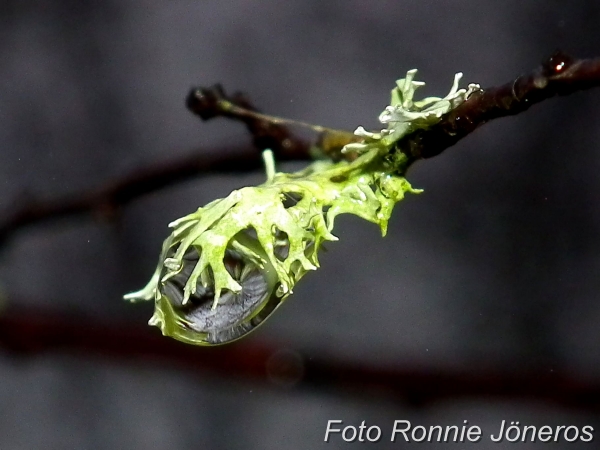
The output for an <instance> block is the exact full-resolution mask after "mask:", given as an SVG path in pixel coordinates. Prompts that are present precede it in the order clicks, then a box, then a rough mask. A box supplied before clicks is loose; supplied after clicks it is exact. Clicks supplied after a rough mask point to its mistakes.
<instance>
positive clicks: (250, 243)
mask: <svg viewBox="0 0 600 450" xmlns="http://www.w3.org/2000/svg"><path fill="white" fill-rule="evenodd" d="M415 74H416V70H411V71H409V72H408V73H407V75H406V78H403V79H400V80H398V81H397V82H396V87H395V88H394V89H393V90H392V95H391V101H390V105H389V106H387V107H386V108H385V110H384V111H383V112H382V113H381V114H380V116H379V120H380V122H381V123H383V124H386V125H387V128H385V129H382V130H380V131H379V132H369V131H366V130H365V129H364V128H363V127H358V128H357V129H356V131H355V132H354V133H355V135H357V136H359V137H360V138H361V141H360V142H353V143H350V144H347V145H346V146H345V147H344V148H343V150H342V152H346V153H349V152H351V153H354V154H355V155H356V158H355V159H354V160H353V161H340V162H331V161H316V162H314V163H312V164H311V165H309V166H308V167H307V168H305V169H304V170H301V171H299V172H296V173H290V174H288V173H275V172H274V162H273V160H272V154H271V153H270V152H267V153H266V154H265V158H266V163H267V176H268V179H267V181H266V182H265V183H264V184H262V185H260V186H255V187H244V188H242V189H239V190H235V191H233V192H232V193H231V194H229V196H227V197H226V198H223V199H218V200H215V201H213V202H211V203H209V204H207V205H205V206H204V207H201V208H199V209H198V210H197V211H195V212H193V213H191V214H189V215H187V216H185V217H182V218H181V219H178V220H176V221H174V222H172V223H171V224H170V225H169V226H170V227H171V228H172V229H173V231H172V233H171V235H170V236H169V237H168V238H167V239H166V240H165V242H164V244H163V248H162V252H161V255H160V258H159V263H158V266H157V268H156V270H155V272H154V275H153V276H152V278H151V280H150V282H149V283H148V284H147V285H146V287H144V288H143V289H142V290H140V291H138V292H133V293H130V294H127V295H126V296H125V299H128V300H132V301H136V300H154V301H155V312H154V315H153V316H152V318H151V319H150V324H151V325H156V326H158V327H160V329H161V330H162V332H163V334H165V335H168V336H171V337H174V338H176V339H179V340H181V341H184V342H188V343H192V344H197V345H213V344H220V343H225V342H229V341H231V340H235V339H237V338H239V337H241V336H243V335H245V334H246V333H248V332H249V331H252V330H253V329H254V328H256V326H258V325H259V324H260V323H262V322H263V321H264V320H265V319H266V318H267V317H268V316H269V315H270V314H271V313H272V312H273V311H274V310H275V309H276V308H277V307H278V306H279V305H280V304H281V302H282V301H283V300H284V299H285V298H286V297H288V296H289V295H290V294H292V290H293V288H294V286H295V284H296V283H297V282H298V281H299V280H300V279H301V278H302V277H303V276H304V275H305V274H306V273H307V272H308V271H311V270H315V269H317V267H319V261H318V252H319V249H320V248H321V245H322V244H323V243H324V242H325V241H335V240H337V238H336V237H335V236H334V235H333V234H332V231H333V228H334V224H335V218H336V217H337V216H338V215H340V214H345V213H347V214H354V215H356V216H359V217H361V218H363V219H365V220H367V221H369V222H373V223H375V224H377V225H379V227H380V228H381V231H382V234H383V235H385V234H386V231H387V224H388V220H389V218H390V215H391V213H392V209H393V207H394V205H395V204H396V203H397V202H398V201H400V200H402V198H403V197H404V194H405V193H406V192H410V193H418V192H421V191H420V190H417V189H413V188H412V187H411V185H410V183H409V182H408V181H407V180H406V179H405V178H404V172H405V169H406V165H407V158H406V157H405V156H403V155H402V154H401V153H400V152H394V145H395V144H396V142H397V141H398V140H399V139H401V138H402V137H403V136H405V135H407V134H409V133H411V132H413V131H415V130H417V129H421V128H427V127H429V126H431V125H432V124H435V123H436V122H437V121H439V119H440V117H441V116H442V115H443V114H445V113H446V112H448V111H450V110H451V109H453V108H454V107H456V106H457V105H459V104H460V103H462V102H463V101H464V100H465V99H466V98H467V97H468V95H469V94H470V93H471V92H472V91H473V90H475V89H477V88H478V87H477V86H476V85H470V86H469V89H468V90H465V89H458V82H459V80H460V78H461V76H462V74H457V75H456V76H455V78H454V83H453V85H452V88H451V90H450V92H449V93H448V95H446V96H445V97H443V98H439V97H429V98H426V99H423V100H420V101H414V100H413V96H414V93H415V90H416V89H417V88H418V87H420V86H422V85H423V84H424V83H422V82H418V81H414V77H415Z"/></svg>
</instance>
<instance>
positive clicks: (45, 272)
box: [0, 0, 600, 450]
mask: <svg viewBox="0 0 600 450" xmlns="http://www.w3.org/2000/svg"><path fill="white" fill-rule="evenodd" d="M598 23H600V3H598V2H597V1H596V0H572V1H569V2H564V1H558V0H546V1H544V2H541V1H533V0H529V1H527V0H525V1H523V0H519V1H517V0H506V1H502V2H495V1H481V0H479V1H474V0H467V1H462V2H453V1H439V0H438V1H429V0H421V1H418V2H417V1H366V0H363V1H359V0H347V1H319V0H304V1H253V2H250V1H243V0H229V1H214V0H205V1H183V0H174V1H169V2H160V1H156V0H145V1H136V2H134V1H131V0H119V1H117V0H107V1H104V2H78V1H72V0H71V1H63V0H54V1H38V2H22V1H16V0H6V1H4V2H2V5H1V6H0V36H1V38H0V54H1V56H0V58H1V61H2V63H1V64H0V146H1V149H2V151H1V152H0V185H1V186H2V187H3V193H2V196H1V198H0V211H1V214H2V217H3V218H4V219H3V218H2V217H0V224H2V223H3V222H2V221H3V220H8V218H9V217H10V216H11V214H13V213H14V211H15V210H18V209H19V208H20V207H23V206H28V207H29V208H32V209H33V210H34V211H35V208H36V205H45V204H46V202H53V201H61V199H63V198H65V197H67V198H69V196H71V195H76V194H81V193H84V192H94V191H95V190H96V189H99V188H101V187H102V186H106V185H109V184H110V183H113V182H115V180H118V179H121V178H122V177H127V176H128V175H129V174H131V173H134V172H136V171H137V170H140V169H141V168H144V167H149V166H152V167H155V166H156V167H160V166H161V165H162V164H168V163H169V162H171V161H176V160H178V159H181V158H184V157H188V155H194V154H196V155H198V157H199V158H201V157H202V156H203V155H210V154H212V153H211V152H213V153H214V152H223V151H227V149H229V148H231V149H234V148H239V147H240V146H245V147H247V148H248V149H250V137H249V136H248V134H247V132H246V131H245V130H244V128H243V126H242V125H240V124H236V123H231V122H228V121H226V120H224V119H221V120H215V121H212V122H209V123H201V122H200V121H199V120H198V119H197V118H196V117H194V116H193V115H192V114H190V113H189V112H188V111H187V110H186V109H185V105H184V99H185V96H186V94H187V92H188V90H189V88H190V87H192V86H195V85H211V84H213V83H216V82H220V83H222V84H223V85H224V87H225V89H227V90H229V91H234V90H242V91H244V92H246V93H247V94H248V95H249V96H250V98H251V99H252V100H253V101H254V103H255V104H256V105H257V106H258V107H259V108H261V109H262V110H263V111H264V112H267V113H269V114H275V115H279V116H284V117H289V118H295V119H299V120H304V121H308V122H312V123H318V124H321V125H325V126H329V127H337V128H346V129H350V130H353V129H354V128H355V127H356V126H358V125H364V126H365V127H367V128H374V127H377V121H376V119H377V116H378V114H379V113H380V111H381V110H382V109H383V108H384V107H385V106H386V105H387V103H388V99H389V90H390V89H391V88H392V87H393V85H394V80H396V79H397V78H401V77H403V76H404V74H405V73H406V71H407V70H409V69H412V68H418V69H419V76H418V78H419V79H420V80H423V81H425V82H426V83H427V86H426V87H425V88H423V89H422V93H423V94H424V95H442V96H443V95H445V94H446V93H447V91H448V90H449V88H450V85H451V82H452V78H453V76H454V73H455V72H458V71H462V72H464V74H465V77H464V81H465V84H464V85H466V84H467V83H469V82H477V83H480V84H481V85H482V86H483V87H486V86H493V85H498V84H503V83H505V82H507V81H509V80H511V79H513V78H515V77H516V76H517V75H519V74H520V73H525V72H528V71H530V70H531V69H533V68H534V67H536V66H537V65H538V63H539V62H541V60H542V59H543V58H545V57H546V56H548V55H550V54H551V53H552V52H553V51H554V50H556V49H559V48H560V49H562V50H564V51H566V52H568V53H570V54H572V55H574V56H577V57H592V56H600V45H599V44H600V28H599V27H598ZM599 102H600V90H598V91H588V92H583V93H578V94H576V95H572V96H570V97H566V98H558V99H554V100H550V101H547V102H544V103H542V104H541V105H538V106H536V107H534V108H533V109H532V110H530V111H529V112H527V113H525V114H521V115H519V116H516V117H511V118H505V119H501V120H497V121H494V122H492V123H489V124H487V125H485V126H484V127H483V128H481V129H480V130H478V131H476V132H475V133H474V134H472V135H471V136H469V137H468V138H466V139H465V140H464V141H462V142H460V143H459V145H457V146H456V147H455V148H452V149H449V150H448V151H446V152H445V153H444V154H442V155H440V156H438V157H436V158H433V159H431V160H428V161H424V162H419V163H417V164H415V166H414V167H413V168H412V169H411V171H410V173H409V179H410V181H411V182H412V184H413V186H415V187H419V188H424V189H425V192H424V193H423V194H422V195H420V196H418V197H417V196H410V197H408V198H407V199H406V200H405V201H403V202H402V203H400V204H399V205H398V206H397V208H396V210H395V211H394V215H393V217H392V220H391V222H390V227H389V231H388V236H387V237H386V238H385V239H382V238H381V236H380V233H379V230H378V228H377V227H376V226H374V225H372V224H368V223H363V222H362V221H360V220H359V219H356V218H354V217H346V216H343V217H340V219H339V221H338V222H337V225H338V226H337V228H336V235H337V236H338V237H340V241H339V242H338V243H334V244H331V245H329V246H328V252H327V253H324V254H322V255H321V256H320V261H321V267H322V268H321V269H320V270H319V271H317V272H315V273H311V274H309V275H307V276H306V277H305V278H304V279H303V280H302V282H301V283H299V284H298V286H297V287H296V288H295V293H294V295H293V296H292V297H291V298H289V300H288V301H287V302H286V303H285V305H283V306H282V307H281V308H280V309H279V311H278V312H277V313H276V314H275V315H274V316H273V318H272V319H270V320H269V321H268V322H267V323H266V324H265V325H264V326H263V327H261V329H260V330H259V331H257V332H256V333H253V334H252V335H250V336H249V337H247V338H246V339H243V340H242V341H240V342H238V343H235V344H231V345H229V346H224V347H218V348H199V347H198V348H196V347H191V346H186V345H185V344H181V343H178V342H175V341H171V340H169V339H167V338H163V337H161V336H160V332H159V330H158V329H154V328H150V327H146V326H145V324H146V322H147V320H148V319H149V317H150V315H151V314H152V309H153V308H152V305H151V304H147V305H131V304H127V303H125V302H124V301H122V295H123V294H124V293H126V292H129V291H131V290H136V289H139V288H141V287H142V286H143V285H144V284H145V283H146V282H147V280H148V278H149V277H150V275H151V273H152V271H153V270H154V267H155V264H156V261H157V257H158V253H159V249H160V245H161V243H162V240H163V239H164V238H165V237H166V236H167V234H168V232H169V231H168V229H167V224H168V223H169V222H170V221H172V220H174V219H176V218H178V217H181V216H182V215H184V214H187V213H189V212H191V211H194V210H195V209H196V208H198V207H199V206H202V205H204V204H205V203H207V202H209V201H211V200H213V199H215V198H218V197H223V196H225V195H227V194H228V193H229V192H230V191H231V190H232V189H235V188H238V187H240V186H243V185H247V184H256V183H260V182H262V180H263V178H264V174H263V173H262V172H261V171H258V172H255V173H249V174H246V175H223V174H221V175H219V174H214V175H213V174H198V176H196V177H192V178H189V179H187V180H186V181H185V182H181V183H172V184H170V185H169V186H168V187H166V188H165V189H161V190H159V191H157V192H154V193H151V194H149V195H144V196H141V197H140V198H138V199H136V200H135V201H133V202H131V203H130V204H128V205H127V206H126V207H124V208H122V209H119V210H118V211H112V210H110V211H105V212H104V213H103V212H102V211H96V213H95V214H92V215H81V216H77V217H66V218H64V219H59V220H55V221H52V222H49V223H45V224H42V225H39V226H31V227H27V228H23V229H19V230H17V231H16V232H15V233H11V234H10V235H9V236H7V237H6V239H5V240H4V241H2V247H1V248H0V251H1V253H0V291H1V305H2V309H1V311H0V347H1V348H0V448H1V449H2V450H13V449H54V448H56V449H71V448H72V449H79V450H82V449H116V448H127V449H130V450H136V449H163V448H164V449H167V448H168V449H196V448H210V449H244V450H250V449H280V448H287V449H306V448H311V449H314V448H322V447H327V448H330V449H331V448H346V447H347V446H348V445H349V444H347V443H345V442H344V441H342V439H341V438H340V437H339V436H336V437H334V438H333V439H332V440H331V442H330V443H328V444H325V443H324V442H323V439H324V434H325V428H326V425H327V420H330V419H341V420H343V421H344V424H345V425H349V424H351V425H355V426H357V425H359V424H360V422H361V421H362V420H365V421H366V423H367V425H378V426H379V427H380V428H381V429H382V431H383V438H382V440H381V442H379V443H378V444H370V445H376V446H378V447H379V448H397V447H399V446H402V444H401V443H398V442H396V443H390V442H389V435H390V433H391V429H392V424H393V421H394V420H402V419H404V420H410V421H411V422H412V423H413V425H417V424H421V425H442V426H446V425H462V423H463V420H468V421H469V424H473V425H478V426H480V427H481V428H482V430H483V433H484V438H483V440H482V441H481V442H479V443H477V444H472V447H477V448H479V449H486V448H498V447H502V445H507V444H506V443H504V444H500V445H498V444H494V443H492V442H491V441H490V440H489V438H488V436H489V434H490V433H496V431H497V429H498V428H499V425H500V422H501V421H502V420H507V421H520V423H521V424H530V425H536V426H542V425H551V426H554V425H566V426H568V425H575V426H578V427H580V428H581V427H583V426H585V425H590V426H593V427H594V428H595V429H596V430H598V428H599V427H600V420H599V419H600V417H599V411H600V344H599V343H598V342H599V341H600V327H598V323H599V322H600V303H599V302H598V292H599V288H600V277H598V273H599V271H600V209H599V208H598V203H599V200H600V178H599V177H598V176H597V174H598V172H599V170H600V144H599V142H600V111H599V110H598V104H599ZM301 166H302V165H301V164H298V163H287V164H283V165H280V166H279V169H280V170H295V169H296V168H299V167H301ZM40 208H41V206H40ZM598 432H600V431H598ZM449 445H452V444H427V443H422V444H420V446H421V447H420V448H423V449H426V448H444V447H446V446H449ZM533 445H535V444H510V448H529V447H532V446H533ZM537 445H538V447H539V445H540V444H537ZM594 445H595V444H594V443H591V444H586V443H582V442H576V443H571V444H567V443H565V442H564V440H562V441H561V442H560V443H556V444H543V446H544V448H546V446H547V447H548V448H563V447H568V448H570V449H576V448H593V446H594ZM465 446H466V447H469V445H465ZM469 448H470V447H469Z"/></svg>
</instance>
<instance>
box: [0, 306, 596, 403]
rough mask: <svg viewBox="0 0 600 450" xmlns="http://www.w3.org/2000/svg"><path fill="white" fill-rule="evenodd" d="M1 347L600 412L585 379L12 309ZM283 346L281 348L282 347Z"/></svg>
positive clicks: (351, 389) (392, 394)
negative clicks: (408, 363)
mask: <svg viewBox="0 0 600 450" xmlns="http://www.w3.org/2000/svg"><path fill="white" fill-rule="evenodd" d="M0 347H2V348H5V349H8V350H10V351H12V352H13V354H15V355H27V356H33V355H40V354H43V353H46V352H68V353H69V354H76V355H78V356H79V357H82V358H90V359H91V358H104V359H109V360H116V361H118V362H126V363H127V364H130V363H131V362H132V361H133V360H135V361H136V363H143V364H149V365H154V366H156V367H176V368H179V369H181V370H189V371H190V372H192V373H194V374H199V375H200V376H203V375H205V374H217V375H219V376H223V377H227V378H235V379H241V380H245V381H249V382H252V383H257V382H262V383H264V384H265V385H273V383H275V384H276V385H283V386H288V387H291V386H294V387H297V388H303V387H305V388H312V389H319V390H324V391H326V392H328V393H330V392H332V391H333V392H337V393H338V394H343V395H344V396H347V395H355V396H359V397H362V398H368V399H369V400H373V399H374V398H379V399H382V400H389V399H390V398H391V399H395V400H396V401H402V402H408V403H410V404H412V405H418V406H426V405H429V404H432V403H434V402H437V401H442V400H446V399H449V398H481V397H494V398H497V399H502V400H506V399H521V400H534V401H540V400H541V401H545V402H549V403H554V404H558V405H561V406H567V407H576V408H579V409H589V410H594V411H598V410H600V385H598V384H597V383H593V382H591V381H589V380H585V379H584V378H581V379H578V378H573V377H570V376H567V375H561V374H559V373H556V372H553V373H552V374H549V373H544V374H539V373H538V374H536V373H507V372H501V371H498V372H489V371H487V372H483V371H480V372H477V371H472V370H470V371H468V372H463V373H460V372H451V371H443V370H440V369H435V368H431V369H419V370H410V369H406V368H405V369H402V370H400V369H395V368H390V367H388V368H386V367H376V366H368V365H364V364H358V363H349V362H345V361H341V360H336V359H334V358H331V357H330V356H325V355H321V356H319V355H314V356H313V355H311V357H310V358H307V357H304V356H303V355H302V354H300V353H298V352H295V351H281V349H282V347H281V346H277V345H264V344H260V343H257V342H256V340H249V341H244V342H239V343H235V344H230V345H227V346H223V347H219V348H218V349H214V348H201V349H200V348H198V347H193V346H188V345H181V344H180V343H179V342H176V341H174V340H171V339H165V338H163V337H162V336H161V335H160V334H159V333H158V332H157V330H156V329H151V328H149V327H140V326H139V325H137V324H134V325H132V324H130V323H125V322H124V323H121V324H119V323H118V322H117V321H113V320H111V321H110V323H103V322H99V321H94V320H92V319H89V318H85V317H78V316H74V315H72V314H69V315H61V314H59V313H56V312H54V313H53V312H50V311H48V310H47V311H43V310H42V311H40V310H39V308H36V309H35V310H33V309H26V308H13V307H11V308H8V309H7V310H5V311H4V312H3V313H2V314H1V315H0ZM283 348H284V347H283Z"/></svg>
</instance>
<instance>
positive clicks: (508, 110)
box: [396, 52, 600, 160]
mask: <svg viewBox="0 0 600 450" xmlns="http://www.w3.org/2000/svg"><path fill="white" fill-rule="evenodd" d="M598 86H600V58H594V59H580V60H575V59H573V58H571V57H570V56H568V55H566V54H564V53H561V52H557V53H555V54H554V55H552V56H551V57H550V58H548V59H547V60H546V61H544V62H543V63H542V65H541V66H539V67H538V68H537V69H535V70H534V71H533V72H531V73H529V74H526V75H520V76H519V77H517V78H516V79H515V80H513V81H510V82H508V83H506V84H503V85H502V86H498V87H492V88H488V89H484V90H482V91H479V92H475V93H473V94H472V95H471V96H470V97H469V98H468V99H467V100H466V101H465V102H464V103H462V104H461V105H459V106H458V107H456V108H454V109H453V110H452V111H450V112H449V113H447V114H445V115H444V116H442V118H441V120H440V121H439V122H438V123H437V124H435V125H433V126H431V127H430V128H428V129H425V130H418V131H416V132H415V133H412V134H410V135H408V136H406V137H405V138H404V139H401V140H400V141H399V142H398V143H397V145H396V148H397V149H399V150H400V151H402V152H403V153H406V154H407V155H409V156H410V157H411V158H413V159H414V160H417V159H421V158H431V157H434V156H437V155H439V154H440V153H442V152H443V151H444V150H446V149H447V148H449V147H451V146H453V145H454V144H456V143H457V142H458V141H460V140H461V139H462V138H464V137H465V136H467V135H469V134H470V133H472V132H473V131H475V129H476V128H478V127H480V126H481V125H483V124H484V123H486V122H489V121H490V120H492V119H497V118H499V117H506V116H512V115H516V114H519V113H522V112H524V111H526V110H528V109H529V108H530V107H531V106H533V105H535V104H536V103H539V102H541V101H543V100H547V99H549V98H552V97H554V96H557V95H569V94H572V93H574V92H577V91H581V90H584V89H590V88H593V87H598Z"/></svg>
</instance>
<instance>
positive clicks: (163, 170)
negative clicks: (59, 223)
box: [0, 53, 600, 245]
mask: <svg viewBox="0 0 600 450" xmlns="http://www.w3.org/2000/svg"><path fill="white" fill-rule="evenodd" d="M596 86H600V59H598V58H597V59H584V60H573V59H572V58H570V57H568V56H567V55H564V54H562V53H557V54H555V55H554V56H552V57H551V58H549V59H548V60H547V61H546V62H545V63H544V64H542V66H540V67H539V68H537V69H536V70H534V71H533V72H532V73H530V74H528V75H522V76H519V77H518V78H516V79H515V80H513V81H510V82H509V83H506V84H504V85H502V86H499V87H493V88H489V89H486V90H484V91H481V92H477V93H474V94H473V95H471V96H470V97H469V99H468V100H467V101H466V102H464V103H463V104H461V105H460V106H458V107H457V108H455V109H454V110H452V111H451V112H450V113H448V114H446V115H445V116H443V117H442V119H441V120H440V122H439V123H437V124H436V125H434V126H432V127H430V128H428V129H426V130H419V131H417V132H415V133H412V134H410V135H409V136H406V137H405V138H404V139H402V140H401V141H400V142H399V143H398V145H397V148H398V149H400V151H402V152H404V153H406V154H408V155H409V156H410V158H411V160H413V161H414V160H417V159H421V158H431V157H433V156H436V155H438V154H440V153H441V152H443V151H444V150H445V149H447V148H448V147H450V146H452V145H454V144H455V143H456V142H458V141H459V140H460V139H462V138H464V137H465V136H467V135H468V134H470V133H471V132H473V131H474V130H475V129H476V128H477V127H479V126H481V125H483V124H484V123H486V122H488V121H490V120H492V119H495V118H498V117H504V116H508V115H514V114H519V113H521V112H523V111H525V110H527V109H529V108H530V107H531V106H532V105H534V104H535V103H539V102H541V101H542V100H545V99H548V98H550V97H553V96H555V95H568V94H571V93H573V92H575V91H579V90H582V89H588V88H591V87H596ZM221 100H227V101H228V102H230V103H231V104H234V105H237V106H239V107H242V108H246V109H247V110H249V111H255V108H254V106H253V105H252V104H251V103H250V102H249V101H248V99H247V98H246V97H244V96H243V95H242V94H239V93H237V94H234V95H233V96H230V97H228V96H226V95H225V93H224V91H223V90H222V88H221V87H220V86H218V85H217V86H214V87H212V88H210V89H202V88H198V89H194V90H192V92H191V93H190V95H189V96H188V99H187V105H188V107H189V108H190V109H191V110H192V111H193V112H194V113H195V114H197V115H199V116H200V117H201V118H203V119H204V120H208V119H211V118H213V117H218V116H223V117H228V118H232V119H236V120H241V121H242V122H244V123H245V124H246V126H247V128H248V130H249V131H250V133H251V134H252V136H253V140H254V144H255V146H256V147H258V148H259V149H264V148H271V149H273V150H274V152H275V154H276V158H277V159H279V160H308V159H310V158H309V145H308V143H306V142H305V141H303V140H301V139H299V138H298V137H296V136H294V135H293V134H292V133H291V132H290V131H289V130H288V128H287V127H285V126H283V125H281V124H277V123H272V122H269V121H268V120H261V119H260V118H257V117H251V116H249V115H244V114H239V113H238V112H235V111H232V110H231V109H227V108H223V107H222V106H223V104H222V103H220V101H221ZM324 137H325V138H326V139H330V138H331V135H329V136H328V135H326V134H325V136H324ZM322 138H323V136H322ZM348 139H350V138H349V137H348V136H344V135H343V133H342V135H340V136H335V138H334V139H330V140H331V141H333V142H334V144H333V146H332V148H333V150H332V151H331V152H330V153H329V154H330V155H334V156H337V157H339V156H340V155H339V154H337V153H336V152H335V148H338V147H339V146H340V145H343V143H344V142H347V141H348ZM228 150H229V151H227V152H223V153H221V152H217V151H211V152H207V153H200V152H197V153H195V154H193V155H190V156H187V157H184V158H182V159H180V160H175V161H172V162H170V163H160V164H157V165H155V166H150V167H147V168H142V169H140V170H139V171H136V172H134V173H131V174H129V175H126V176H125V177H123V178H122V179H120V180H117V181H115V182H111V183H109V184H107V185H106V186H103V187H101V188H99V189H97V190H93V191H90V192H87V193H83V194H80V195H73V196H69V197H65V198H59V199H56V200H51V201H35V200H33V201H29V202H25V203H23V202H21V204H20V205H19V206H18V207H15V211H14V212H13V213H11V214H10V215H9V216H8V217H7V219H6V220H4V221H3V222H2V223H0V245H1V244H2V243H3V242H5V241H6V240H7V239H8V238H9V237H10V236H11V235H12V234H13V233H14V232H15V231H17V230H19V229H21V228H24V227H27V226H30V225H33V224H37V223H43V222H47V221H50V220H54V219H57V218H61V217H73V216H77V215H84V214H91V215H110V214H112V213H114V212H115V211H117V210H118V209H119V208H120V207H122V206H124V205H126V204H127V203H129V202H130V201H132V200H134V199H135V198H137V197H140V196H142V195H145V194H147V193H150V192H154V191H156V190H159V189H161V188H163V187H165V186H168V185H171V184H174V183H177V182H180V181H184V180H187V179H189V178H191V177H195V176H198V175H201V174H205V173H214V172H247V171H251V170H255V169H257V168H259V167H261V160H260V156H259V153H258V152H257V151H256V150H252V149H251V148H250V147H247V148H240V149H238V150H237V151H234V152H232V151H231V149H228Z"/></svg>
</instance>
